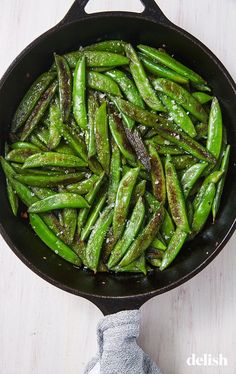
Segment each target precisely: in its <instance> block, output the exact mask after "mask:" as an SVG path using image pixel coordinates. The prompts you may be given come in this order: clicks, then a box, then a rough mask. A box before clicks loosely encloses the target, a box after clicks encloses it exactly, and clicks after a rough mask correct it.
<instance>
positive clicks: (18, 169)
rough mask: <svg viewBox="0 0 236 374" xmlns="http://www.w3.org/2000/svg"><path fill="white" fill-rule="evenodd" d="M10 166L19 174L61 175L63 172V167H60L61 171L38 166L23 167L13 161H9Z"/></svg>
mask: <svg viewBox="0 0 236 374" xmlns="http://www.w3.org/2000/svg"><path fill="white" fill-rule="evenodd" d="M11 166H12V167H13V168H14V170H15V171H16V172H17V173H19V174H23V175H41V176H43V175H49V176H50V175H61V174H65V170H64V169H63V168H61V169H62V170H61V171H58V170H57V171H55V170H42V169H39V168H35V169H23V167H22V165H21V164H16V163H14V162H12V163H11Z"/></svg>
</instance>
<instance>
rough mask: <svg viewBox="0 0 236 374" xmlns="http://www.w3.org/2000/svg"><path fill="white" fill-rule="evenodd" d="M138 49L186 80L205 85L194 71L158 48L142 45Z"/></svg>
mask: <svg viewBox="0 0 236 374" xmlns="http://www.w3.org/2000/svg"><path fill="white" fill-rule="evenodd" d="M138 49H139V50H140V51H141V52H143V53H144V54H145V55H147V56H148V57H151V58H152V59H153V60H154V61H158V62H160V63H161V64H162V65H164V66H167V67H168V68H170V69H172V70H174V71H176V72H177V73H179V74H181V75H182V76H184V77H185V78H187V79H189V80H190V81H192V82H195V83H199V84H204V83H205V81H204V79H203V78H202V77H201V76H200V75H199V74H197V73H195V72H194V71H193V70H191V69H189V68H188V67H187V66H185V65H183V64H182V63H181V62H179V61H177V60H175V59H174V58H173V57H171V56H170V55H168V54H167V53H166V52H163V51H160V50H158V49H156V48H152V47H149V46H147V45H143V44H140V45H138Z"/></svg>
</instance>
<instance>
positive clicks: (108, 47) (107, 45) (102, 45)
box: [84, 40, 125, 55]
mask: <svg viewBox="0 0 236 374" xmlns="http://www.w3.org/2000/svg"><path fill="white" fill-rule="evenodd" d="M124 47H125V42H123V40H105V41H103V42H98V43H95V44H90V45H88V46H86V47H84V50H85V51H105V52H112V53H119V54H121V55H123V54H124V53H125V49H124Z"/></svg>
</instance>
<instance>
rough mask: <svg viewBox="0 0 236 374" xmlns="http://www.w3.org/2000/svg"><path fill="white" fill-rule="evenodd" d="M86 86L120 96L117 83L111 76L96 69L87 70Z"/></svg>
mask: <svg viewBox="0 0 236 374" xmlns="http://www.w3.org/2000/svg"><path fill="white" fill-rule="evenodd" d="M88 87H89V88H92V89H93V90H97V91H101V92H104V93H108V94H111V95H114V96H122V94H121V92H120V89H119V86H118V84H117V83H116V82H115V81H114V80H113V79H112V78H110V77H108V76H107V75H104V74H101V73H98V72H97V71H89V72H88Z"/></svg>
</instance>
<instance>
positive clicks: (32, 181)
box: [15, 172, 85, 187]
mask: <svg viewBox="0 0 236 374" xmlns="http://www.w3.org/2000/svg"><path fill="white" fill-rule="evenodd" d="M84 176H85V173H84V172H79V173H72V174H64V175H52V176H50V175H44V176H42V175H20V174H17V175H15V178H16V179H17V180H18V181H19V182H21V183H23V184H26V185H28V186H35V187H55V186H58V185H61V184H62V185H66V184H71V183H73V182H78V181H79V180H80V179H82V178H83V177H84Z"/></svg>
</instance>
